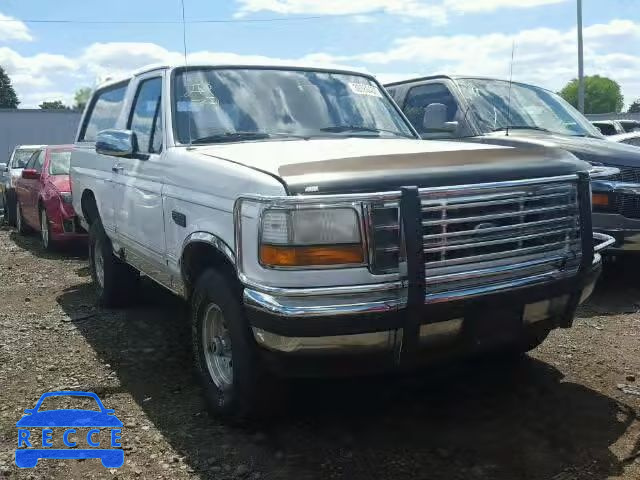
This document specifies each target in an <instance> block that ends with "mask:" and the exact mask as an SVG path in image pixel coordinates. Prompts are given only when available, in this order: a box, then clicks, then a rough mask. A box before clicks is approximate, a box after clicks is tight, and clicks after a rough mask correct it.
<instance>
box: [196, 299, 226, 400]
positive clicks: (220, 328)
mask: <svg viewBox="0 0 640 480" xmlns="http://www.w3.org/2000/svg"><path fill="white" fill-rule="evenodd" d="M202 347H203V350H204V358H205V362H206V364H207V370H208V372H209V376H210V377H211V379H212V380H213V383H215V384H216V386H217V387H218V388H219V389H220V390H227V389H229V388H230V387H231V385H232V384H233V362H232V356H231V352H232V350H231V337H230V335H229V330H228V329H227V325H226V322H225V318H224V314H223V313H222V310H220V307H218V305H216V304H214V303H210V304H209V305H208V306H207V308H206V310H205V313H204V319H203V322H202Z"/></svg>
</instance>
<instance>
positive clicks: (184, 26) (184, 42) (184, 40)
mask: <svg viewBox="0 0 640 480" xmlns="http://www.w3.org/2000/svg"><path fill="white" fill-rule="evenodd" d="M180 4H181V5H182V48H183V51H184V87H185V93H186V95H185V96H187V97H188V88H189V63H188V62H187V22H186V20H185V16H184V0H180ZM185 104H187V117H186V118H187V129H188V132H189V147H191V146H192V145H191V104H190V103H189V102H185Z"/></svg>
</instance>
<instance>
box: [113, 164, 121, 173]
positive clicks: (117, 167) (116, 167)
mask: <svg viewBox="0 0 640 480" xmlns="http://www.w3.org/2000/svg"><path fill="white" fill-rule="evenodd" d="M122 170H124V167H123V166H121V165H118V164H116V165H114V166H113V167H111V171H112V172H113V173H120V172H121V171H122Z"/></svg>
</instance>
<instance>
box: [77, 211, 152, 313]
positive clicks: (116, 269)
mask: <svg viewBox="0 0 640 480" xmlns="http://www.w3.org/2000/svg"><path fill="white" fill-rule="evenodd" d="M89 268H90V269H91V278H92V279H93V282H94V284H95V286H96V290H97V291H98V303H99V304H100V305H102V306H103V307H116V306H122V305H125V304H127V303H129V302H130V300H131V299H132V298H134V297H135V294H136V292H137V289H138V283H139V280H140V274H139V272H138V271H136V270H135V269H133V268H132V267H130V266H129V265H127V264H126V263H124V262H123V261H122V260H120V259H119V258H117V257H116V256H115V255H114V254H113V248H112V246H111V240H109V237H108V236H107V234H106V233H105V231H104V228H103V227H102V223H101V222H100V220H95V221H94V222H93V223H92V224H91V228H90V229H89Z"/></svg>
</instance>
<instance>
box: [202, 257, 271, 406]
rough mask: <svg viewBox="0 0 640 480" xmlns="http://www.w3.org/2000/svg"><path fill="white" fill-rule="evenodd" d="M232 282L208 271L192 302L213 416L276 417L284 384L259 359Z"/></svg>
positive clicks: (207, 394)
mask: <svg viewBox="0 0 640 480" xmlns="http://www.w3.org/2000/svg"><path fill="white" fill-rule="evenodd" d="M233 285H234V280H232V279H230V278H227V277H226V276H224V275H221V274H220V273H218V272H217V271H215V270H213V269H210V270H206V271H205V272H204V273H203V274H202V275H200V277H199V278H198V280H197V282H196V285H195V288H194V291H193V296H192V299H191V325H192V343H193V351H194V357H195V363H196V370H197V372H198V376H199V377H200V380H201V382H202V385H203V387H204V392H205V396H206V397H207V401H208V404H209V407H210V408H211V410H212V411H213V412H214V413H215V414H219V415H224V416H230V417H236V418H243V417H254V416H264V415H267V414H271V413H273V412H274V411H275V409H276V408H277V406H278V405H281V402H280V401H279V400H280V398H281V396H282V392H283V391H282V388H281V387H282V386H281V382H280V379H278V378H276V377H274V376H272V375H271V374H270V373H268V372H267V371H266V370H265V368H264V367H263V365H262V364H261V363H260V361H259V359H258V351H257V345H256V344H255V340H254V338H253V334H252V333H251V329H250V327H249V325H248V324H247V321H246V319H245V316H244V312H243V308H242V304H241V302H240V293H239V292H238V291H237V290H238V289H234V288H233Z"/></svg>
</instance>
